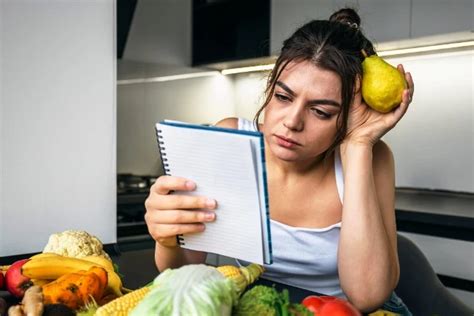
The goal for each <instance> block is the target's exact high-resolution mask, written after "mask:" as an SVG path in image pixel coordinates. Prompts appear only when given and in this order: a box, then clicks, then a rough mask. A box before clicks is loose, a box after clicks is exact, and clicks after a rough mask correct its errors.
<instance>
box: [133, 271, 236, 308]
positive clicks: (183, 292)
mask: <svg viewBox="0 0 474 316" xmlns="http://www.w3.org/2000/svg"><path fill="white" fill-rule="evenodd" d="M237 299H238V296H237V289H236V286H235V284H234V282H233V281H232V280H230V279H227V278H225V277H224V276H223V275H222V274H221V273H220V272H219V271H217V270H216V269H215V268H214V267H209V266H206V265H203V264H193V265H187V266H183V267H181V268H179V269H167V270H165V271H164V272H163V273H161V274H160V275H159V276H158V277H157V278H156V279H155V280H154V281H153V289H152V290H151V291H150V293H148V294H147V295H146V296H145V297H144V298H143V300H142V301H141V302H140V303H139V304H138V305H137V307H135V309H133V310H132V312H131V313H130V315H131V316H148V315H163V316H167V315H173V316H174V315H186V316H188V315H190V316H191V315H209V316H214V315H215V316H220V315H230V314H231V310H232V306H233V305H234V304H236V302H237Z"/></svg>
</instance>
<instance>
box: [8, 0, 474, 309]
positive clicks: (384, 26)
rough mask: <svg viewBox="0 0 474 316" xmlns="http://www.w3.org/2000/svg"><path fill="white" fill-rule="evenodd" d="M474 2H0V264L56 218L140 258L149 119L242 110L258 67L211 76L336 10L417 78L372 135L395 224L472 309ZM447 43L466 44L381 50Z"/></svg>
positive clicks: (151, 143)
mask: <svg viewBox="0 0 474 316" xmlns="http://www.w3.org/2000/svg"><path fill="white" fill-rule="evenodd" d="M473 2H474V1H472V0H471V1H469V0H455V1H448V0H438V1H428V0H399V1H389V0H358V1H338V0H332V1H322V0H318V1H316V0H313V1H310V0H295V1H290V0H272V1H258V2H256V1H254V2H251V1H240V2H239V5H238V6H237V7H236V4H235V3H237V2H236V1H229V0H227V1H225V0H220V1H216V0H215V1H210V0H209V1H204V0H197V1H191V0H176V1H172V0H156V1H153V0H148V1H147V0H138V1H120V0H119V1H117V2H115V1H112V0H103V1H99V0H97V1H69V2H65V1H59V0H50V1H46V0H42V1H33V0H29V1H27V0H24V1H13V0H6V1H5V0H3V1H0V25H1V26H0V27H1V29H0V62H1V63H0V67H1V68H0V73H1V77H0V83H1V89H0V177H1V179H0V258H1V257H3V256H14V255H19V254H25V253H31V252H35V251H40V250H41V248H42V245H44V244H45V243H46V239H47V236H48V235H49V234H50V233H52V232H56V231H61V230H64V229H69V228H77V229H86V230H88V231H89V232H91V233H93V234H95V235H97V236H99V237H100V238H101V240H102V241H103V242H104V243H106V244H109V245H116V244H118V245H119V247H120V250H121V251H126V250H135V251H136V250H137V249H146V250H147V251H148V252H149V251H150V249H151V248H150V247H151V246H152V245H153V244H152V241H150V240H149V238H148V237H147V235H146V234H147V231H146V227H145V226H144V223H143V212H144V208H143V201H144V199H145V197H146V192H147V190H148V187H149V186H150V185H151V184H152V183H153V181H154V180H155V179H156V177H157V176H159V175H161V174H162V169H161V164H160V160H159V157H158V153H157V146H156V139H155V134H154V123H155V122H157V121H159V120H162V119H175V120H183V121H189V122H194V123H199V124H213V123H215V122H217V121H218V120H219V119H221V118H224V117H228V116H239V117H245V118H248V119H252V118H253V115H254V113H255V111H256V110H257V108H258V107H259V105H260V104H261V102H262V98H263V95H262V92H263V89H264V86H265V83H266V81H265V80H266V75H267V72H265V71H253V72H245V73H237V74H229V75H223V74H222V73H221V72H219V71H217V70H221V69H225V68H235V67H237V66H249V65H256V64H267V63H271V61H272V56H274V55H276V54H277V52H278V50H279V48H280V45H281V43H282V41H283V40H284V39H285V38H286V37H287V36H289V35H290V34H291V32H292V31H294V30H295V29H296V28H297V27H298V26H300V25H302V24H303V23H304V22H307V21H309V20H311V19H317V18H323V19H327V18H328V17H329V15H330V14H331V13H332V12H333V11H334V10H336V9H338V8H340V7H343V6H346V5H350V6H352V7H355V8H358V10H359V13H360V15H361V17H362V28H363V29H364V31H365V33H366V34H367V35H368V37H369V38H371V39H373V41H374V42H375V43H377V44H378V47H379V51H381V52H386V54H387V56H386V59H387V60H388V61H389V62H390V63H392V64H397V63H403V64H404V66H405V69H407V70H408V71H410V72H411V73H412V75H413V77H414V80H415V83H416V93H415V97H414V100H413V103H412V105H411V108H410V110H409V113H408V114H407V115H406V117H405V118H404V119H403V120H402V121H401V122H400V123H399V124H398V126H397V127H396V129H395V130H393V131H391V132H390V133H389V134H387V135H386V136H385V137H384V140H385V141H386V142H387V143H388V144H389V145H390V146H391V148H392V150H393V152H394V155H395V158H396V168H397V170H396V181H397V188H398V190H397V205H396V207H397V217H398V221H397V225H398V228H399V231H400V233H401V234H403V235H405V236H407V237H409V238H410V239H411V240H413V241H414V242H415V243H416V244H417V245H418V246H419V247H420V248H421V249H422V251H423V252H424V253H425V255H426V256H427V257H428V259H429V261H430V263H431V264H432V265H433V267H434V269H435V270H436V272H437V273H438V275H439V276H440V278H441V280H442V281H443V283H444V284H446V285H447V286H448V287H449V289H450V290H451V291H452V292H453V293H454V294H455V295H456V296H458V297H459V298H460V299H461V300H463V301H464V302H465V303H466V304H468V305H469V306H471V307H474V303H473V302H474V294H473V293H474V266H473V265H472V262H473V261H474V245H473V236H474V234H473V227H474V225H473V223H474V210H473V209H474V208H473V200H474V197H473V196H474V180H473V179H474V169H473V161H474V142H473V135H474V133H473V120H474V114H473V95H474V91H473V90H474V89H473V86H474V85H473V70H474V64H473V57H474V50H473V47H474V45H473V42H472V41H473V40H474V38H473V33H472V30H473V20H474V16H473ZM116 17H117V20H118V24H117V26H116V24H115V19H116ZM18 21H21V22H22V23H18ZM219 21H220V23H224V22H223V21H227V23H228V25H227V26H226V27H222V26H220V25H219V24H218V23H219ZM198 22H200V24H198ZM202 34H204V37H202ZM203 41H204V44H203ZM453 42H454V43H464V44H465V45H466V46H465V47H462V48H449V49H440V48H439V46H438V48H435V49H431V50H429V51H425V52H420V51H418V52H412V53H407V51H404V52H396V51H395V49H400V48H402V49H405V48H413V47H423V48H426V47H429V46H431V45H433V44H445V43H453ZM466 43H467V44H466ZM469 43H470V44H469ZM117 47H118V49H117V51H116V48H117ZM210 47H213V48H214V49H215V50H214V51H212V50H210ZM226 47H228V48H229V49H227V50H226ZM193 52H194V54H193ZM196 52H200V55H199V54H198V53H196ZM216 52H217V53H216ZM116 57H118V59H116ZM206 58H207V59H206ZM177 75H179V76H181V75H186V76H188V78H183V77H182V76H181V77H176V76H177ZM190 75H191V76H190ZM192 76H194V77H192ZM116 223H118V225H116ZM150 259H151V257H150ZM151 260H152V259H151ZM228 260H229V259H228V258H223V257H217V256H210V258H209V261H210V262H214V263H215V262H224V261H225V262H227V261H228Z"/></svg>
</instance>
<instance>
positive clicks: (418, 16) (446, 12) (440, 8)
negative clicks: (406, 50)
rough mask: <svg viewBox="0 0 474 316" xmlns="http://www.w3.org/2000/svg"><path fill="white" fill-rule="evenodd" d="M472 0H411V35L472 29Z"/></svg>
mask: <svg viewBox="0 0 474 316" xmlns="http://www.w3.org/2000/svg"><path fill="white" fill-rule="evenodd" d="M473 3H474V1H473V0H455V1H449V0H412V18H411V24H412V26H411V29H412V30H411V36H412V37H413V38H416V37H420V36H428V35H436V34H446V33H452V32H461V31H471V30H472V29H473V21H474V15H473Z"/></svg>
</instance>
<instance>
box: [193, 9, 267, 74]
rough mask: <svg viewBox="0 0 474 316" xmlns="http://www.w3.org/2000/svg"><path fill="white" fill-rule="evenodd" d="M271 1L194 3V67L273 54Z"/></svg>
mask: <svg viewBox="0 0 474 316" xmlns="http://www.w3.org/2000/svg"><path fill="white" fill-rule="evenodd" d="M269 19H270V0H263V1H238V0H225V1H206V0H194V1H193V8H192V20H193V22H192V30H193V35H192V64H193V66H196V65H203V64H210V63H216V62H226V61H232V60H242V59H251V58H257V57H263V56H268V55H269V50H268V40H269V33H270V31H269Z"/></svg>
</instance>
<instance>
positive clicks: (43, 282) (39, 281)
mask: <svg viewBox="0 0 474 316" xmlns="http://www.w3.org/2000/svg"><path fill="white" fill-rule="evenodd" d="M53 281H54V280H47V279H31V282H33V285H38V286H43V285H46V284H48V283H50V282H53Z"/></svg>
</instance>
